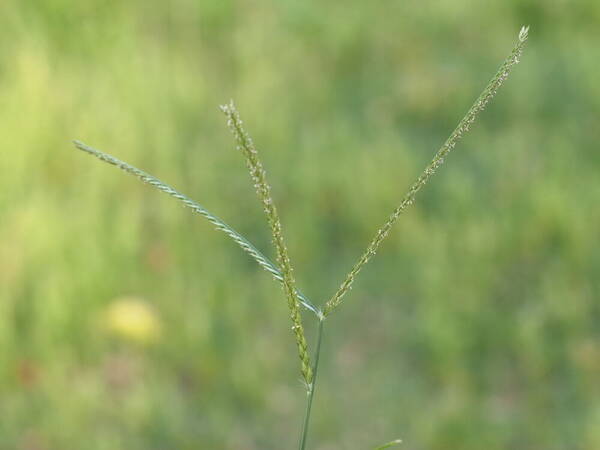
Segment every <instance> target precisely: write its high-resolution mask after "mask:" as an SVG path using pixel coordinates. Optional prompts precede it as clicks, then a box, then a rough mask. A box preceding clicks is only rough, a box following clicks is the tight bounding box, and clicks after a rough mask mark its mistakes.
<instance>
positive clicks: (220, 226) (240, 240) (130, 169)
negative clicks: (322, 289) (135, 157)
mask: <svg viewBox="0 0 600 450" xmlns="http://www.w3.org/2000/svg"><path fill="white" fill-rule="evenodd" d="M73 143H74V144H75V146H76V147H77V148H78V149H79V150H82V151H84V152H86V153H89V154H90V155H93V156H95V157H96V158H98V159H100V160H101V161H104V162H106V163H108V164H112V165H114V166H117V167H118V168H119V169H121V170H123V171H124V172H127V173H129V174H131V175H134V176H136V177H138V178H139V179H140V180H142V181H143V182H144V183H146V184H149V185H150V186H153V187H155V188H156V189H158V190H159V191H162V192H164V193H166V194H168V195H170V196H171V197H173V198H175V199H177V200H179V201H180V202H181V203H183V204H184V205H185V206H187V207H188V208H190V209H191V210H192V211H194V212H196V213H198V214H200V215H201V216H203V217H204V218H205V219H207V220H208V221H209V222H210V223H212V224H213V225H214V226H215V227H216V229H217V230H219V231H222V232H223V233H225V234H226V235H227V236H229V237H230V238H231V239H233V240H234V242H235V243H236V244H238V245H239V246H240V247H241V248H242V250H244V251H245V252H246V253H248V254H249V255H250V256H251V257H252V258H254V260H255V261H256V262H257V263H258V264H259V265H260V266H261V267H262V268H263V269H265V270H266V271H267V272H269V273H270V274H271V275H272V276H273V278H275V279H276V280H277V281H279V282H280V283H283V275H282V274H281V272H280V271H279V269H278V268H277V266H275V264H273V263H272V262H271V261H270V260H269V259H268V258H267V257H266V256H264V255H263V254H262V253H261V252H260V251H259V250H258V249H257V248H256V247H255V246H254V245H252V244H251V243H250V242H249V241H248V240H247V239H246V238H245V237H243V236H242V235H240V234H239V233H238V232H237V231H235V230H234V229H233V228H231V227H230V226H229V225H227V224H226V223H225V222H224V221H223V220H221V219H219V218H218V217H217V216H215V215H214V214H212V213H210V212H209V211H208V210H207V209H206V208H204V207H203V206H202V205H200V204H199V203H197V202H195V201H193V200H191V199H190V198H188V197H186V196H185V195H183V194H182V193H180V192H178V191H177V190H175V189H174V188H172V187H171V186H169V185H168V184H166V183H163V182H162V181H160V180H159V179H158V178H155V177H153V176H152V175H149V174H147V173H146V172H144V171H142V170H140V169H138V168H136V167H134V166H131V165H129V164H127V163H125V162H123V161H121V160H119V159H117V158H115V157H114V156H111V155H109V154H108V153H104V152H101V151H100V150H96V149H95V148H92V147H89V146H88V145H86V144H84V143H83V142H80V141H73ZM297 295H298V298H299V299H300V304H301V305H302V306H304V307H305V308H306V309H308V310H309V311H312V312H313V313H314V314H315V315H317V316H319V315H320V311H319V309H318V308H317V307H316V306H314V305H313V304H312V302H311V301H310V300H309V299H308V298H307V297H306V296H305V295H304V294H302V293H301V292H299V291H298V292H297Z"/></svg>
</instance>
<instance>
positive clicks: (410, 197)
mask: <svg viewBox="0 0 600 450" xmlns="http://www.w3.org/2000/svg"><path fill="white" fill-rule="evenodd" d="M528 32H529V27H523V28H521V31H520V33H519V39H518V42H517V44H516V45H515V46H514V48H513V50H512V52H511V53H510V55H509V56H508V58H506V59H505V60H504V62H503V63H502V65H501V66H500V68H499V69H498V71H497V72H496V74H495V75H494V77H493V78H492V79H491V80H490V81H489V83H488V84H487V86H486V87H485V89H484V90H483V92H482V93H481V94H480V95H479V97H477V100H475V103H473V105H472V106H471V108H469V110H468V111H467V113H466V114H465V116H464V117H463V118H462V120H461V121H460V122H459V123H458V125H457V127H456V128H455V130H454V131H453V132H452V133H451V134H450V136H449V137H448V139H447V140H446V142H444V144H443V145H442V146H441V147H440V149H439V150H438V151H437V153H436V154H435V156H434V157H433V159H432V160H431V162H430V163H429V165H428V166H427V167H425V170H424V171H423V173H421V175H419V177H418V178H417V180H416V181H415V182H414V183H413V185H412V186H411V187H410V189H409V190H408V192H407V193H406V194H405V196H404V197H403V198H402V200H401V201H400V205H399V206H398V207H397V208H396V209H395V210H394V211H393V212H392V214H391V215H390V216H389V218H388V220H387V221H386V222H385V223H384V224H383V226H382V227H381V228H380V229H379V230H378V231H377V233H376V234H375V237H374V238H373V240H372V241H371V243H370V244H369V246H368V247H367V249H366V250H365V252H364V253H363V254H362V256H361V257H360V259H359V260H358V262H357V263H356V264H355V265H354V266H353V267H352V270H350V273H348V275H347V276H346V279H345V280H344V281H343V282H342V284H341V285H340V287H339V289H338V290H337V292H336V293H335V294H334V295H333V297H331V299H329V300H328V301H327V303H326V304H325V306H324V308H323V314H325V316H327V315H329V314H330V313H331V312H332V311H333V310H334V309H335V308H337V307H338V306H339V305H340V303H341V302H342V298H343V297H344V295H346V294H347V293H348V291H349V290H350V289H351V287H352V283H353V282H354V279H355V277H356V276H357V275H358V273H359V272H360V271H361V269H362V268H363V267H364V266H365V265H366V264H367V263H368V262H369V260H370V259H371V258H372V257H373V255H375V253H376V252H377V249H378V248H379V246H380V245H381V243H382V242H383V240H384V239H385V238H386V236H387V235H388V233H389V232H390V230H391V229H392V227H393V226H394V224H395V223H396V221H397V220H398V217H400V215H401V214H402V213H403V212H404V210H406V208H408V207H409V206H410V205H412V204H413V202H414V200H415V196H416V195H417V192H419V190H421V188H422V187H423V186H425V184H427V182H428V181H429V179H430V178H431V176H432V175H433V174H434V173H435V172H436V170H437V169H438V168H439V167H440V166H441V165H442V164H443V163H444V158H445V157H446V155H448V153H450V151H451V150H452V149H453V148H454V146H455V145H456V143H457V142H458V141H459V140H460V139H461V138H462V137H463V136H464V134H465V133H466V132H467V131H469V128H470V127H471V125H472V124H473V122H475V119H476V118H477V116H478V115H479V113H480V112H481V111H483V109H484V108H485V106H486V105H487V104H488V102H489V101H490V100H491V99H492V98H493V97H494V95H495V94H496V92H497V91H498V89H499V88H500V86H501V85H502V83H504V81H505V80H506V78H507V77H508V75H509V73H510V70H511V69H512V67H513V66H514V65H515V64H517V63H518V62H519V58H520V57H521V53H522V51H523V47H524V46H525V42H526V41H527V36H528Z"/></svg>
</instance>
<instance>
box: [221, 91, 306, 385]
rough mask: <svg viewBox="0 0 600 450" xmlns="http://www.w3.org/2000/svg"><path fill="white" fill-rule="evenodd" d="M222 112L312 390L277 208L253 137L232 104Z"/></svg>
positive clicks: (297, 302)
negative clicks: (270, 249)
mask: <svg viewBox="0 0 600 450" xmlns="http://www.w3.org/2000/svg"><path fill="white" fill-rule="evenodd" d="M221 111H223V113H224V114H225V115H226V116H227V125H228V126H229V128H230V129H231V132H232V133H233V136H234V137H235V140H236V142H237V149H238V150H240V151H241V152H242V154H243V155H244V157H245V159H246V165H247V166H248V170H249V171H250V176H251V177H252V181H253V182H254V187H255V188H256V193H257V194H258V198H259V199H260V202H261V203H262V206H263V209H264V211H265V214H266V215H267V221H268V222H269V226H270V228H271V234H272V235H273V244H274V245H275V249H276V251H277V263H278V265H279V268H280V270H281V274H282V276H283V290H284V292H285V295H286V297H287V301H288V307H289V309H290V317H291V319H292V331H293V332H294V335H295V338H296V344H297V346H298V354H299V356H300V362H301V372H302V377H303V378H304V382H305V383H306V386H307V389H308V391H310V390H311V389H312V380H313V371H312V367H311V364H310V357H309V354H308V345H307V343H306V338H305V336H304V328H303V326H302V317H301V315H300V306H299V299H298V295H297V292H296V287H295V284H296V283H295V280H294V276H293V274H292V266H291V263H290V258H289V256H288V251H287V248H286V246H285V242H284V240H283V233H282V230H281V222H280V220H279V215H278V214H277V209H276V208H275V204H274V203H273V199H272V198H271V187H270V186H269V184H268V183H267V176H266V172H265V170H264V168H263V166H262V163H261V162H260V160H259V158H258V151H257V150H256V147H255V146H254V143H253V142H252V138H251V137H250V136H249V135H248V133H246V131H245V130H244V128H243V123H242V120H241V119H240V115H239V113H238V111H237V109H236V108H235V105H234V104H233V101H231V102H230V103H229V104H228V105H223V106H221Z"/></svg>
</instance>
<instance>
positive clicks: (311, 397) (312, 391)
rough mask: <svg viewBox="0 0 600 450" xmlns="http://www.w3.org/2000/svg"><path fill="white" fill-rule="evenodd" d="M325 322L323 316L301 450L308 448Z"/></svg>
mask: <svg viewBox="0 0 600 450" xmlns="http://www.w3.org/2000/svg"><path fill="white" fill-rule="evenodd" d="M323 322H325V317H323V316H321V317H320V319H319V328H318V330H317V347H316V349H315V364H314V366H313V379H312V384H311V386H310V388H309V390H308V395H307V397H306V413H305V414H304V421H303V422H302V435H301V436H300V446H299V449H300V450H304V448H305V447H306V440H307V437H308V425H309V422H310V412H311V409H312V402H313V397H314V395H315V387H316V385H317V372H318V370H319V356H320V355H321V341H322V339H323Z"/></svg>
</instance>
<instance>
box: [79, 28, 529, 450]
mask: <svg viewBox="0 0 600 450" xmlns="http://www.w3.org/2000/svg"><path fill="white" fill-rule="evenodd" d="M528 32H529V27H523V28H522V29H521V31H520V33H519V37H518V41H517V44H516V45H515V47H514V48H513V50H512V51H511V53H510V54H509V56H508V57H507V58H506V59H505V60H504V62H503V63H502V65H501V66H500V68H499V69H498V71H497V72H496V74H495V75H494V76H493V77H492V79H491V80H490V81H489V82H488V84H487V85H486V87H485V89H484V90H483V92H482V93H481V94H480V95H479V97H477V99H476V100H475V102H474V103H473V105H472V106H471V107H470V108H469V110H468V111H467V113H466V114H465V115H464V117H463V118H462V119H461V120H460V122H459V123H458V125H457V127H456V128H455V129H454V131H453V132H452V133H451V134H450V136H449V137H448V139H446V141H445V142H444V143H443V145H442V146H441V147H440V149H439V150H438V151H437V152H436V154H435V156H434V157H433V159H432V160H431V162H430V163H429V164H428V165H427V166H426V167H425V169H424V170H423V172H422V173H421V174H420V175H419V176H418V178H417V180H416V181H415V182H414V183H413V184H412V185H411V186H410V188H409V189H408V191H407V193H406V194H405V195H404V196H403V197H402V199H401V200H400V203H399V205H398V206H397V207H396V208H395V209H394V210H393V212H392V213H391V215H390V216H389V217H388V219H387V221H386V222H385V223H384V224H383V226H382V227H381V228H380V229H379V230H378V231H377V232H376V234H375V236H374V238H373V239H372V240H371V242H370V243H369V245H368V246H367V248H366V250H365V251H364V252H363V254H362V255H361V256H360V258H359V259H358V261H357V262H356V263H355V264H354V266H353V267H352V268H351V270H350V272H349V273H348V274H347V276H346V277H345V279H344V280H343V282H342V283H341V285H340V287H339V288H338V290H337V291H336V292H335V294H334V295H333V296H332V297H331V298H330V299H329V300H328V301H326V302H325V304H324V305H323V307H322V308H321V307H318V306H315V304H314V303H312V302H311V301H310V300H309V299H308V297H306V296H305V295H304V294H302V292H301V291H300V290H298V289H297V287H296V282H295V279H294V276H293V269H292V265H291V262H290V257H289V254H288V250H287V246H286V244H285V240H284V236H283V231H282V226H281V221H280V218H279V215H278V212H277V208H276V207H275V203H274V201H273V198H272V196H271V187H270V186H269V184H268V182H267V177H266V171H265V169H264V167H263V165H262V163H261V161H260V159H259V156H258V151H257V149H256V147H255V145H254V143H253V141H252V138H251V137H250V136H249V134H248V133H247V132H246V131H245V129H244V127H243V123H242V120H241V118H240V115H239V113H238V111H237V109H236V107H235V105H234V104H233V102H230V103H229V104H227V105H224V106H221V110H222V112H223V113H224V114H225V115H226V117H227V123H228V126H229V128H230V129H231V131H232V133H233V136H234V138H235V141H236V145H237V149H238V150H239V151H240V152H241V153H242V154H243V156H244V158H245V160H246V165H247V167H248V169H249V172H250V176H251V179H252V181H253V183H254V186H255V188H256V192H257V195H258V198H259V201H260V202H261V205H262V207H263V210H264V212H265V214H266V217H267V222H268V225H269V228H270V230H271V234H272V239H273V244H274V247H275V252H276V261H277V264H274V263H273V262H271V261H270V260H269V259H268V258H267V257H266V256H264V255H263V253H261V252H260V251H259V250H258V249H257V248H256V247H255V246H254V245H253V244H252V243H251V242H250V241H249V240H248V239H246V238H245V237H243V236H242V235H240V234H239V233H238V232H237V231H235V230H234V229H233V228H232V227H230V226H229V225H228V224H226V223H225V222H224V221H223V220H221V219H220V218H218V217H217V216H215V215H214V214H212V213H210V212H209V211H208V210H207V209H206V208H204V207H203V206H202V205H200V204H199V203H197V202H195V201H194V200H191V199H190V198H188V197H187V196H185V195H184V194H182V193H180V192H178V191H177V190H175V189H174V188H172V187H171V186H169V185H168V184H166V183H164V182H162V181H160V180H159V179H157V178H155V177H153V176H152V175H149V174H147V173H145V172H144V171H142V170H140V169H137V168H136V167H133V166H131V165H129V164H127V163H125V162H122V161H120V160H118V159H117V158H115V157H113V156H111V155H108V154H106V153H103V152H101V151H100V150H96V149H94V148H92V147H89V146H87V145H86V144H83V143H82V142H79V141H74V143H75V145H76V147H77V148H78V149H80V150H82V151H84V152H87V153H89V154H91V155H93V156H95V157H97V158H99V159H100V160H102V161H104V162H107V163H109V164H112V165H115V166H117V167H118V168H120V169H121V170H123V171H125V172H127V173H129V174H132V175H134V176H136V177H138V178H139V179H140V180H142V181H143V182H144V183H147V184H149V185H151V186H153V187H155V188H156V189H158V190H160V191H162V192H164V193H166V194H168V195H170V196H171V197H173V198H175V199H177V200H179V201H180V202H182V203H183V204H184V205H185V206H187V207H188V208H190V209H192V210H193V211H194V212H196V213H198V214H200V215H201V216H203V217H204V218H206V219H207V220H208V221H209V222H211V223H212V224H213V225H215V227H216V228H217V229H218V230H220V231H222V232H224V233H225V234H226V235H227V236H229V237H230V238H231V239H233V240H234V242H236V243H237V244H238V245H239V246H240V247H241V248H242V249H243V250H244V251H245V252H247V253H248V254H249V255H250V256H251V257H252V258H253V259H254V260H255V261H256V262H257V263H258V264H259V265H260V266H261V267H262V268H263V269H265V270H266V271H267V272H269V273H270V274H271V275H272V276H273V277H274V278H275V279H276V280H277V281H279V282H280V283H281V284H282V286H283V290H284V293H285V297H286V299H287V304H288V307H289V311H290V317H291V321H292V332H293V335H294V338H295V341H296V346H297V350H298V355H299V357H300V373H301V374H302V378H303V380H304V383H305V385H306V387H307V402H306V411H305V414H304V419H303V421H302V429H301V436H300V443H299V448H300V449H304V448H305V447H306V443H307V438H308V425H309V421H310V415H311V410H312V404H313V398H314V392H315V385H316V377H317V373H318V367H319V366H318V365H319V358H320V353H321V342H322V337H323V328H324V322H325V321H326V319H327V318H328V317H329V315H330V314H331V313H332V312H333V311H334V310H335V309H336V308H337V307H338V306H339V305H340V304H341V303H342V299H343V298H344V296H345V295H346V294H347V293H348V292H349V290H350V289H351V287H352V284H353V283H354V281H355V279H356V276H357V275H358V274H359V272H360V271H361V270H362V268H363V267H364V266H365V265H366V264H367V263H368V262H369V260H370V259H371V258H372V257H373V256H374V255H375V253H376V252H377V250H378V248H379V246H380V245H381V243H382V242H383V241H384V239H385V238H386V237H387V236H388V234H389V232H390V231H391V229H392V227H393V226H394V224H395V223H396V221H397V220H398V218H399V217H400V215H401V214H402V213H403V212H404V211H405V210H406V209H407V208H408V207H409V206H411V205H412V204H413V202H414V200H415V197H416V195H417V193H418V192H419V191H420V190H421V189H422V188H423V187H424V186H425V185H426V184H427V182H428V181H429V180H430V178H431V177H432V176H433V175H434V174H435V172H436V171H437V169H439V167H440V166H441V165H442V164H443V163H444V160H445V158H446V157H447V155H448V154H449V153H450V151H451V150H452V149H453V148H454V147H455V146H456V144H457V142H458V141H459V140H460V139H461V138H462V137H463V136H464V135H465V133H467V132H468V131H469V129H470V127H471V125H472V124H473V123H474V122H475V120H476V119H477V117H478V115H479V114H480V113H481V112H482V111H483V109H484V108H485V107H486V105H487V104H488V103H489V102H490V100H492V98H493V97H494V95H495V94H496V92H497V91H498V89H499V88H500V86H501V85H502V83H503V82H504V81H505V80H506V78H507V77H508V75H509V73H510V71H511V69H512V68H513V67H514V66H515V65H516V64H517V63H518V62H519V60H520V57H521V53H522V51H523V48H524V46H525V42H526V41H527V38H528ZM300 306H304V308H306V309H307V310H308V311H310V312H311V313H312V316H313V317H315V319H316V320H318V328H317V343H316V346H315V349H314V358H313V359H314V362H311V357H310V354H309V346H308V343H307V341H306V336H305V333H304V326H303V323H302V314H301V308H300ZM400 443H401V441H400V440H399V439H397V440H394V441H391V442H388V443H387V444H384V445H383V446H379V447H377V448H378V449H384V448H389V447H391V446H394V445H397V444H400Z"/></svg>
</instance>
